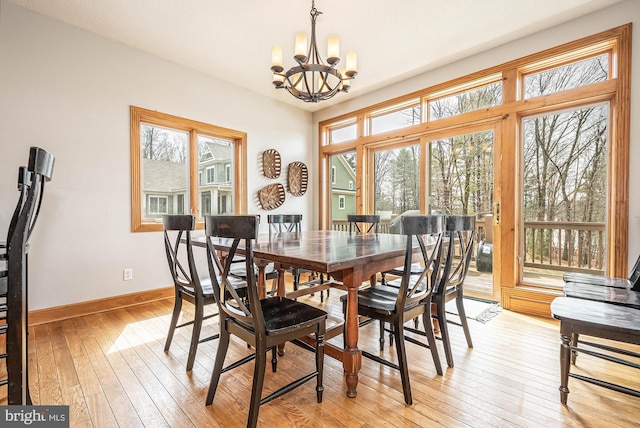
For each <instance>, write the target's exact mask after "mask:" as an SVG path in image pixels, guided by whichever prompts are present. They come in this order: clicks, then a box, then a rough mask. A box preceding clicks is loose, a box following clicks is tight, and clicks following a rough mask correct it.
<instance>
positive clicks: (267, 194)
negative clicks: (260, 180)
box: [258, 183, 285, 210]
mask: <svg viewBox="0 0 640 428" xmlns="http://www.w3.org/2000/svg"><path fill="white" fill-rule="evenodd" d="M284 197H285V194H284V186H283V185H282V184H280V183H274V184H269V185H268V186H264V187H263V188H262V189H260V190H258V200H259V201H260V205H262V209H265V210H273V209H276V208H278V207H279V206H281V205H282V204H283V203H284Z"/></svg>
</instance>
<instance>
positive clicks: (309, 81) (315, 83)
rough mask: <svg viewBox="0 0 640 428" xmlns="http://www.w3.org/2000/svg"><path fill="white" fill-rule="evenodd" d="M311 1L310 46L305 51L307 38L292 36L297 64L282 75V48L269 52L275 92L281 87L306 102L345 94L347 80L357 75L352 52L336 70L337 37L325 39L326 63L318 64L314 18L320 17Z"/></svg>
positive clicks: (320, 62) (355, 60)
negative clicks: (294, 38) (342, 65)
mask: <svg viewBox="0 0 640 428" xmlns="http://www.w3.org/2000/svg"><path fill="white" fill-rule="evenodd" d="M315 3H316V2H315V0H312V2H311V12H310V15H311V43H310V44H309V50H308V51H307V35H306V34H304V33H299V34H297V35H296V44H295V55H294V57H293V58H294V59H295V60H296V62H297V63H298V65H296V66H293V67H291V68H290V69H289V70H287V71H286V72H285V71H284V67H283V64H282V48H281V47H280V46H274V47H273V48H272V50H271V71H273V85H274V86H275V87H276V89H282V88H285V89H286V90H287V91H289V93H290V94H291V95H293V96H294V97H296V98H298V99H301V100H302V101H305V102H308V103H317V102H318V101H323V100H328V99H329V98H331V97H333V96H334V95H335V94H337V93H338V92H341V91H342V92H348V91H349V88H350V87H351V79H353V78H354V77H355V76H356V74H358V73H357V71H356V67H357V57H356V53H355V52H353V51H349V52H347V55H346V64H345V68H343V69H340V70H338V69H337V68H336V66H337V65H338V63H339V62H340V47H339V46H340V44H339V40H338V37H337V36H329V39H328V43H327V44H328V49H327V64H325V63H324V61H322V58H321V57H320V54H319V53H318V46H317V45H316V19H317V18H318V15H320V14H322V12H320V11H319V10H318V9H316V6H315Z"/></svg>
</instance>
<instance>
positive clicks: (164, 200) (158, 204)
mask: <svg viewBox="0 0 640 428" xmlns="http://www.w3.org/2000/svg"><path fill="white" fill-rule="evenodd" d="M232 153H233V149H232V148H230V147H225V146H223V145H220V144H216V143H214V142H206V143H205V148H204V150H203V152H202V154H201V155H200V160H199V162H198V192H199V198H198V212H199V214H200V216H201V217H202V216H204V215H209V214H226V213H231V212H232V211H233V183H232V177H233V171H232V168H233V167H232V157H231V156H232ZM142 169H143V174H142V176H143V183H142V193H143V198H144V200H143V218H144V219H160V218H162V215H163V214H185V206H187V205H188V204H187V203H186V202H188V199H187V198H188V197H189V196H188V192H187V188H188V186H187V183H188V180H189V177H188V175H187V174H188V168H187V167H186V166H185V164H184V163H180V162H169V161H160V160H151V159H143V161H142Z"/></svg>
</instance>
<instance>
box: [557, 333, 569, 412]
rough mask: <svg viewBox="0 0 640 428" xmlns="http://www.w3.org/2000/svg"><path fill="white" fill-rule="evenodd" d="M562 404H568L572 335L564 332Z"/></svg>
mask: <svg viewBox="0 0 640 428" xmlns="http://www.w3.org/2000/svg"><path fill="white" fill-rule="evenodd" d="M560 339H561V340H562V345H560V388H559V389H560V402H561V403H562V404H567V396H568V395H569V386H568V383H569V370H570V367H571V334H568V333H566V332H562V334H561V335H560Z"/></svg>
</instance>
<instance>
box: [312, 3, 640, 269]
mask: <svg viewBox="0 0 640 428" xmlns="http://www.w3.org/2000/svg"><path fill="white" fill-rule="evenodd" d="M639 21H640V1H637V0H628V1H626V2H623V3H619V4H617V5H614V6H611V7H609V8H606V9H604V10H602V11H599V12H595V13H592V14H590V15H586V16H584V17H582V18H579V19H576V20H574V21H571V22H568V23H566V24H562V25H559V26H557V27H554V28H551V29H549V30H546V31H543V32H540V33H537V34H534V35H532V36H529V37H525V38H523V39H519V40H516V41H513V42H510V43H508V44H505V45H503V46H500V47H498V48H495V49H491V50H489V51H486V52H483V53H480V54H478V55H474V56H471V57H469V58H466V59H464V60H462V61H458V62H455V63H452V64H450V65H447V66H444V67H440V68H438V69H435V70H432V71H429V72H427V73H424V74H421V75H419V76H416V77H414V78H411V79H407V80H404V81H402V82H400V83H397V84H395V85H391V86H388V87H385V88H383V89H380V90H378V91H375V92H372V93H369V94H366V95H363V96H360V97H357V98H352V99H349V100H348V101H345V102H343V103H340V104H338V105H335V106H332V107H329V108H326V109H323V110H319V111H317V112H315V113H314V115H313V126H314V131H313V137H314V139H316V140H317V138H318V137H317V136H318V131H317V130H318V122H321V121H323V120H327V119H330V118H332V117H336V116H339V115H341V114H345V113H349V112H351V111H354V110H357V109H360V108H364V107H367V106H370V105H373V104H376V103H379V102H382V101H385V100H389V99H392V98H395V97H398V96H401V95H404V94H408V93H411V92H414V91H417V90H420V89H424V88H427V87H429V86H432V85H435V84H438V83H442V82H446V81H449V80H452V79H455V78H457V77H461V76H465V75H467V74H470V73H473V72H476V71H480V70H483V69H486V68H489V67H492V66H495V65H498V64H501V63H504V62H507V61H511V60H514V59H517V58H521V57H523V56H526V55H529V54H532V53H536V52H539V51H542V50H545V49H548V48H551V47H554V46H558V45H561V44H563V43H566V42H570V41H573V40H576V39H579V38H582V37H585V36H589V35H592V34H595V33H598V32H601V31H604V30H608V29H610V28H614V27H617V26H620V25H624V24H627V23H629V22H632V23H633V26H634V28H633V41H632V49H633V53H632V66H631V69H632V83H631V141H630V160H629V162H630V165H631V168H630V177H629V183H630V189H631V192H630V195H629V199H630V203H629V254H628V257H629V267H630V268H631V266H633V263H635V260H636V258H637V257H638V254H640V239H638V238H639V237H640V196H639V194H638V193H637V192H635V191H634V190H635V185H636V184H637V183H640V168H636V167H634V166H635V165H638V163H639V162H640V121H639V120H638V119H637V118H638V112H639V111H640V25H639ZM359 72H361V73H366V70H359ZM354 85H357V79H356V81H354Z"/></svg>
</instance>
